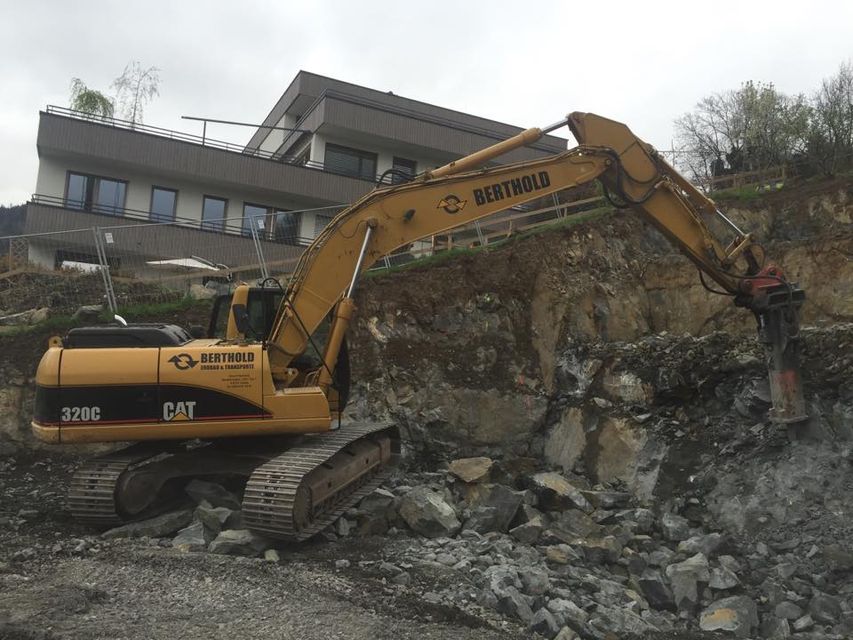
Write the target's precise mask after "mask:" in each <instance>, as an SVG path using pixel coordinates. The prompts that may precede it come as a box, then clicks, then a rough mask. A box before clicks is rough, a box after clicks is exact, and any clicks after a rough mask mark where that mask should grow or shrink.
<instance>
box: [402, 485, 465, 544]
mask: <svg viewBox="0 0 853 640" xmlns="http://www.w3.org/2000/svg"><path fill="white" fill-rule="evenodd" d="M400 516H401V517H402V518H403V520H405V521H406V524H408V525H409V526H410V527H411V528H412V529H413V530H414V531H417V532H418V533H419V534H421V535H422V536H426V537H428V538H437V537H439V536H452V535H454V534H456V533H457V532H458V531H459V529H461V527H462V524H461V523H460V522H459V519H458V518H457V517H456V512H455V511H454V510H453V507H451V506H450V505H449V504H447V502H446V501H445V500H444V498H442V497H441V496H440V495H439V494H438V493H435V492H434V491H431V490H430V489H429V488H427V487H417V488H415V489H413V490H412V491H410V492H409V493H407V494H406V495H405V496H404V497H403V500H402V502H401V504H400Z"/></svg>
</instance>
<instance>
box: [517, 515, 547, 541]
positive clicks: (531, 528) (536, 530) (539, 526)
mask: <svg viewBox="0 0 853 640" xmlns="http://www.w3.org/2000/svg"><path fill="white" fill-rule="evenodd" d="M544 530H545V524H544V519H543V518H542V516H536V517H534V518H533V519H531V520H528V521H527V522H525V523H524V524H520V525H518V526H517V527H513V528H512V529H510V530H509V535H511V536H512V537H513V538H515V539H516V540H518V541H519V542H523V543H524V544H536V542H537V541H538V540H539V536H541V535H542V532H543V531H544Z"/></svg>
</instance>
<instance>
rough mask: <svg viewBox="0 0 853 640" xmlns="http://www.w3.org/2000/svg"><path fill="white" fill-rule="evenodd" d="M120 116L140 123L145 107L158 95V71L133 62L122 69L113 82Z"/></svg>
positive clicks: (155, 68)
mask: <svg viewBox="0 0 853 640" xmlns="http://www.w3.org/2000/svg"><path fill="white" fill-rule="evenodd" d="M112 86H113V89H114V90H115V92H116V101H117V102H118V104H119V106H120V109H121V114H122V116H123V117H124V119H125V120H130V121H131V122H132V123H134V124H135V123H137V122H142V117H143V111H144V109H145V105H146V104H148V103H149V102H151V100H152V98H154V96H158V95H160V90H159V86H160V69H158V68H157V67H148V68H147V69H143V68H142V65H141V64H139V62H138V61H136V60H134V61H133V62H131V63H130V64H128V65H127V66H126V67H125V68H124V72H123V73H122V74H121V75H120V76H119V77H118V78H116V79H115V80H114V81H113V85H112Z"/></svg>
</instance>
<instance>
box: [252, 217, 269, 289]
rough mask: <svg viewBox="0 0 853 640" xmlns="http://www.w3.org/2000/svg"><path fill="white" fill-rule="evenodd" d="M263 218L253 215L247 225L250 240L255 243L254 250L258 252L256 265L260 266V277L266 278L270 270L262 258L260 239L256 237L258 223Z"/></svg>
mask: <svg viewBox="0 0 853 640" xmlns="http://www.w3.org/2000/svg"><path fill="white" fill-rule="evenodd" d="M261 220H263V218H260V219H259V218H258V217H257V216H253V217H252V220H251V224H250V225H249V227H250V228H251V230H252V241H253V242H254V243H255V252H256V253H257V254H258V265H260V268H261V278H262V279H263V280H266V279H267V278H269V277H270V272H269V271H268V270H267V262H266V260H265V259H264V248H263V246H262V245H261V239H260V237H258V224H259V222H260V221H261Z"/></svg>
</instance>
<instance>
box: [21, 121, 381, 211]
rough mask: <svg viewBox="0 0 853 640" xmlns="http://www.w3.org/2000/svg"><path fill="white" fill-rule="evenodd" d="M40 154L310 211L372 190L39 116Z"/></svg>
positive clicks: (329, 176) (231, 155)
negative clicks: (292, 200) (288, 198)
mask: <svg viewBox="0 0 853 640" xmlns="http://www.w3.org/2000/svg"><path fill="white" fill-rule="evenodd" d="M39 115H40V120H39V130H38V141H37V145H38V150H39V154H40V155H41V154H46V155H63V156H75V157H80V158H86V159H95V160H97V161H101V162H107V163H113V164H116V165H120V166H125V167H131V168H137V169H139V170H141V171H144V172H145V173H147V174H154V175H168V176H170V177H178V176H179V177H182V178H185V179H188V180H192V181H196V182H202V183H208V184H210V183H215V184H217V185H222V186H228V187H233V188H235V189H238V190H241V191H246V190H250V191H254V192H264V193H269V194H289V195H292V196H295V197H297V198H299V197H302V198H305V199H306V200H307V201H309V202H310V203H311V204H312V205H313V206H317V204H316V203H318V202H322V203H327V204H340V203H347V202H352V201H354V200H357V199H358V198H359V197H361V196H362V195H364V194H365V193H367V192H368V191H370V189H371V187H372V185H371V184H370V183H368V182H365V181H363V180H357V179H355V178H349V177H346V176H339V175H335V174H329V173H325V172H322V171H318V170H316V169H309V168H306V167H300V166H295V165H289V164H283V163H279V162H274V161H272V160H266V159H263V158H254V157H252V156H249V155H245V154H242V153H237V152H231V151H223V150H221V149H214V148H210V147H203V146H201V145H198V144H193V143H190V142H183V141H180V140H170V139H169V138H164V137H161V136H157V135H152V134H148V133H143V132H139V131H130V130H127V129H120V128H116V127H111V126H108V125H104V124H99V123H97V122H87V121H84V120H78V119H75V118H68V117H64V116H59V115H54V114H49V113H45V112H42V113H40V114H39Z"/></svg>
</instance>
